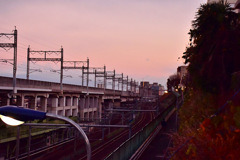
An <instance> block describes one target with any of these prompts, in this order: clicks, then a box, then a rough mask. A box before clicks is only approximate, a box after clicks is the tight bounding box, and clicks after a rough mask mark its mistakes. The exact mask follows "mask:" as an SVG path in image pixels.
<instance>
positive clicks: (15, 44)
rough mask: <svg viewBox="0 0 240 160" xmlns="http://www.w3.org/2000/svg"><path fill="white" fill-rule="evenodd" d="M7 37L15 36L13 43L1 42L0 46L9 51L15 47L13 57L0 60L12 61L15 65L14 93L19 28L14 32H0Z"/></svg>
mask: <svg viewBox="0 0 240 160" xmlns="http://www.w3.org/2000/svg"><path fill="white" fill-rule="evenodd" d="M3 36H5V37H7V38H8V39H11V38H12V37H14V40H13V43H0V48H3V49H5V50H6V51H8V50H9V49H11V48H13V49H14V51H13V59H0V62H5V63H10V64H12V65H13V93H16V92H17V90H16V73H17V29H16V27H15V29H14V30H13V33H0V38H1V37H3Z"/></svg>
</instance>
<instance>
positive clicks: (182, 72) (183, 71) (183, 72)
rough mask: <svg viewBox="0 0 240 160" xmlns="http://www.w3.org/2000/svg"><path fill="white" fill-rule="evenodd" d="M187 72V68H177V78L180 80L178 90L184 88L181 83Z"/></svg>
mask: <svg viewBox="0 0 240 160" xmlns="http://www.w3.org/2000/svg"><path fill="white" fill-rule="evenodd" d="M187 73H188V71H187V66H179V67H178V68H177V75H178V76H179V78H180V84H179V87H180V88H183V87H185V85H184V83H183V81H184V78H185V77H186V75H187Z"/></svg>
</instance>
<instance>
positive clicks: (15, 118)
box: [0, 106, 91, 160]
mask: <svg viewBox="0 0 240 160" xmlns="http://www.w3.org/2000/svg"><path fill="white" fill-rule="evenodd" d="M46 117H49V118H56V119H59V120H63V121H66V122H68V123H70V124H71V125H73V126H74V127H75V128H76V129H77V130H78V131H79V132H80V133H81V135H82V136H83V138H84V141H85V143H86V148H87V159H88V160H90V159H91V145H90V142H89V140H88V137H87V135H86V134H85V132H84V131H83V129H82V128H81V127H80V126H79V125H78V124H77V123H75V122H74V121H72V120H71V119H69V118H67V117H64V116H59V115H55V114H51V113H46V112H41V111H36V110H31V109H26V108H22V107H17V106H3V107H0V118H1V119H2V121H3V122H5V123H7V124H8V125H13V126H17V125H21V124H23V123H24V122H25V121H31V120H35V119H39V120H43V119H45V118H46Z"/></svg>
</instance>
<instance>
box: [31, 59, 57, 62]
mask: <svg viewBox="0 0 240 160" xmlns="http://www.w3.org/2000/svg"><path fill="white" fill-rule="evenodd" d="M29 61H52V62H55V61H61V58H29Z"/></svg>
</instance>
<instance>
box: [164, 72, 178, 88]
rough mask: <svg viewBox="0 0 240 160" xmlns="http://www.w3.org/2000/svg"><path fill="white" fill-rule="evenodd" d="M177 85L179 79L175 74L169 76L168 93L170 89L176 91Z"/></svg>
mask: <svg viewBox="0 0 240 160" xmlns="http://www.w3.org/2000/svg"><path fill="white" fill-rule="evenodd" d="M179 83H180V77H179V76H178V75H177V74H173V75H171V76H169V78H168V80H167V88H168V91H172V89H177V88H178V85H179Z"/></svg>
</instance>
